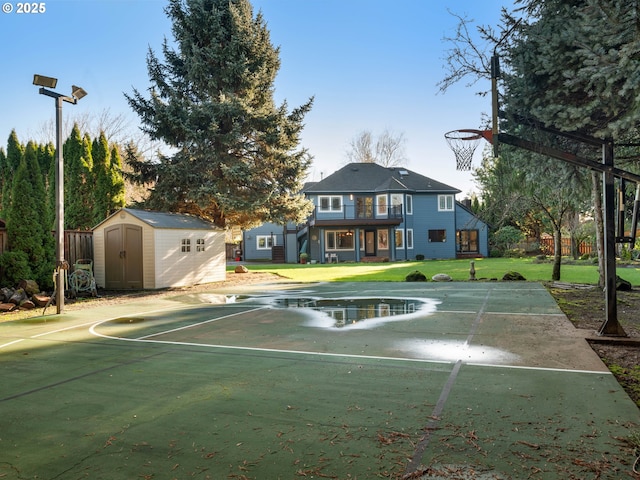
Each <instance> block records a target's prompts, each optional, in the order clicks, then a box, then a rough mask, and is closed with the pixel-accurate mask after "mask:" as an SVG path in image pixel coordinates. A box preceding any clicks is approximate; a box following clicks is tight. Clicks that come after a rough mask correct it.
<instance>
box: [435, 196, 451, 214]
mask: <svg viewBox="0 0 640 480" xmlns="http://www.w3.org/2000/svg"><path fill="white" fill-rule="evenodd" d="M438 211H439V212H453V195H438Z"/></svg>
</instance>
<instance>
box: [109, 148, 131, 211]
mask: <svg viewBox="0 0 640 480" xmlns="http://www.w3.org/2000/svg"><path fill="white" fill-rule="evenodd" d="M126 203H127V202H126V200H125V186H124V176H123V174H122V158H121V157H120V151H119V149H118V147H117V146H116V145H114V146H113V148H112V149H111V163H110V164H109V214H111V213H113V212H114V211H116V210H117V209H119V208H122V207H124V206H125V205H126Z"/></svg>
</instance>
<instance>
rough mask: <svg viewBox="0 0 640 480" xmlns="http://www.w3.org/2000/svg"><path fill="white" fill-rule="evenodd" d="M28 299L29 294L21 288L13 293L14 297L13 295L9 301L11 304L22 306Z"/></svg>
mask: <svg viewBox="0 0 640 480" xmlns="http://www.w3.org/2000/svg"><path fill="white" fill-rule="evenodd" d="M26 299H27V293H26V292H25V291H24V290H23V289H21V288H19V289H17V290H16V291H15V292H13V295H11V298H10V299H9V303H13V304H15V305H20V304H21V303H22V302H23V301H25V300H26Z"/></svg>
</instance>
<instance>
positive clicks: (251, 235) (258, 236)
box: [242, 223, 284, 261]
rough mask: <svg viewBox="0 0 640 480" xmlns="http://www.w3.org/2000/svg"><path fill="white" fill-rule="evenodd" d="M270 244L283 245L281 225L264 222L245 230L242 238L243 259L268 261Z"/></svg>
mask: <svg viewBox="0 0 640 480" xmlns="http://www.w3.org/2000/svg"><path fill="white" fill-rule="evenodd" d="M271 245H284V229H283V227H282V225H276V224H275V223H265V224H263V225H260V226H259V227H256V228H252V229H251V230H247V231H246V232H244V235H243V239H242V250H243V260H246V261H270V260H271Z"/></svg>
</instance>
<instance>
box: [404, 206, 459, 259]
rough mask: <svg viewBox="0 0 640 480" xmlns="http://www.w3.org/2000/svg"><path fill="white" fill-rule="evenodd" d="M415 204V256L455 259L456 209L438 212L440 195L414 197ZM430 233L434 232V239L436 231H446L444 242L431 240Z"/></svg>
mask: <svg viewBox="0 0 640 480" xmlns="http://www.w3.org/2000/svg"><path fill="white" fill-rule="evenodd" d="M413 202H414V215H413V216H414V220H413V223H414V225H415V226H414V229H413V237H414V239H413V242H414V251H415V255H419V254H422V255H424V256H425V258H455V256H456V236H455V233H456V221H455V209H454V210H452V211H438V195H417V196H414V199H413ZM430 231H432V232H431V233H432V235H431V236H432V237H433V236H434V235H435V232H436V231H437V232H440V231H444V235H443V239H444V241H437V240H434V239H433V238H432V239H431V240H430V238H429V237H430V235H429V233H430ZM415 255H414V258H415Z"/></svg>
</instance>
